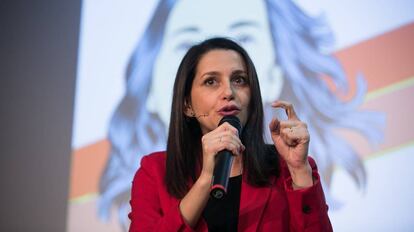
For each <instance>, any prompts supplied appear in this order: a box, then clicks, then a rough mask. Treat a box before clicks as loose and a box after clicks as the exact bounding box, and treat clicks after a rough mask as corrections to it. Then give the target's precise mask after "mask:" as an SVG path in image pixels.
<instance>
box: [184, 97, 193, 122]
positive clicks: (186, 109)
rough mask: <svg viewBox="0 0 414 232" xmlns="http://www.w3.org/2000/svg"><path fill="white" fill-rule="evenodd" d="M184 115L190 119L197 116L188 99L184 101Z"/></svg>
mask: <svg viewBox="0 0 414 232" xmlns="http://www.w3.org/2000/svg"><path fill="white" fill-rule="evenodd" d="M184 114H185V115H186V116H187V117H190V118H191V117H194V116H195V114H194V111H193V108H192V107H191V103H189V102H188V100H187V99H186V100H184Z"/></svg>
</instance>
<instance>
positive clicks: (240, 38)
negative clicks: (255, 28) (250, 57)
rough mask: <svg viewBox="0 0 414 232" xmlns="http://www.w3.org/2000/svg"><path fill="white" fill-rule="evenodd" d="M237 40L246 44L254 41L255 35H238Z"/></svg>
mask: <svg viewBox="0 0 414 232" xmlns="http://www.w3.org/2000/svg"><path fill="white" fill-rule="evenodd" d="M237 40H238V41H239V42H240V43H241V44H244V45H246V44H248V43H252V42H254V38H253V36H251V35H247V34H245V35H240V36H238V37H237Z"/></svg>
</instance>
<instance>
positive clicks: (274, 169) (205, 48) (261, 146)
mask: <svg viewBox="0 0 414 232" xmlns="http://www.w3.org/2000/svg"><path fill="white" fill-rule="evenodd" d="M217 49H219V50H232V51H235V52H237V53H238V54H239V55H240V56H241V57H242V59H243V61H244V64H245V66H246V69H247V74H248V78H249V80H248V82H249V86H250V90H251V91H250V92H251V97H250V104H249V116H248V119H247V122H246V125H245V126H244V128H243V132H242V134H241V136H240V137H241V141H242V143H243V144H244V145H245V146H246V150H245V152H244V154H243V169H244V170H245V173H247V181H248V183H250V184H252V185H255V186H266V185H268V184H270V183H269V177H270V175H272V174H274V175H278V173H279V169H278V156H277V155H276V154H277V153H276V149H274V146H273V145H272V146H269V145H266V144H265V142H264V139H263V136H264V134H263V126H264V124H263V105H262V98H261V93H260V87H259V81H258V78H257V74H256V69H255V67H254V65H253V62H252V61H251V59H250V57H249V55H248V54H247V52H246V51H245V50H244V49H243V48H242V47H241V46H239V45H238V44H237V43H235V42H233V41H232V40H229V39H226V38H212V39H208V40H205V41H203V42H201V43H200V44H197V45H195V46H193V47H191V48H190V49H189V50H188V52H187V53H186V54H185V56H184V58H183V59H182V61H181V63H180V66H179V68H178V71H177V75H176V78H175V83H174V90H173V100H172V107H171V109H172V110H171V117H170V127H169V132H168V140H167V161H166V162H167V163H166V167H167V168H166V176H165V181H166V185H167V190H168V192H169V193H170V194H171V195H173V196H175V197H176V198H179V199H180V198H182V197H184V195H185V194H186V193H187V191H188V184H189V183H190V182H191V181H195V180H196V178H197V171H198V170H199V169H200V168H201V162H202V159H201V155H202V154H201V137H202V133H201V129H200V125H199V123H198V121H197V120H196V119H195V118H189V117H187V116H186V115H185V114H184V110H185V104H184V102H185V101H186V100H189V98H190V92H191V86H192V83H193V80H194V77H195V73H196V68H197V65H198V62H199V61H200V59H201V58H202V57H203V55H205V54H206V53H207V52H209V51H211V50H217Z"/></svg>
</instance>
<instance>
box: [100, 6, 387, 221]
mask: <svg viewBox="0 0 414 232" xmlns="http://www.w3.org/2000/svg"><path fill="white" fill-rule="evenodd" d="M191 4H193V5H191ZM203 4H207V5H210V8H207V7H208V6H205V5H203ZM194 5H196V6H194ZM217 5H220V7H219V9H217V7H216V6H217ZM235 6H237V8H235ZM180 9H183V10H180ZM206 9H209V10H206ZM242 9H248V10H246V11H244V10H242ZM218 10H220V12H218ZM178 11H181V13H180V12H178ZM211 12H214V16H215V17H201V15H202V14H203V13H207V14H211ZM190 13H191V14H193V15H196V16H198V17H190V16H189V14H190ZM210 16H211V15H210ZM229 16H234V17H238V18H239V19H241V20H239V21H237V22H231V23H229V25H238V26H239V27H234V26H233V27H232V26H230V27H229V29H228V30H223V31H219V30H218V31H216V29H220V28H221V26H223V25H225V22H226V20H227V19H228V18H229ZM245 16H249V18H248V19H249V21H247V22H253V23H250V24H248V23H246V20H245V19H246V17H245ZM251 16H255V17H256V18H255V17H251ZM177 17H178V18H177ZM189 18H191V20H188V19H189ZM203 18H204V19H205V18H207V19H208V20H204V21H202V20H201V21H200V22H202V23H204V22H205V21H213V20H215V19H217V20H218V21H219V23H215V24H213V26H212V25H207V26H204V24H197V25H196V27H195V28H197V29H198V31H201V32H206V33H207V34H206V35H205V36H209V35H222V36H224V35H225V36H231V37H232V38H234V39H235V40H237V41H239V42H240V43H241V44H242V45H243V47H245V48H246V50H248V51H249V54H250V55H251V56H252V58H253V59H254V60H255V61H256V64H257V66H256V68H257V72H258V74H259V78H262V79H261V80H260V83H261V84H262V86H261V87H263V88H261V90H262V94H263V96H262V97H263V104H264V111H265V121H266V122H270V119H271V118H272V117H274V116H276V115H277V113H276V112H275V111H274V110H272V108H271V107H270V105H271V103H272V102H273V101H274V100H276V99H278V98H283V99H289V101H290V102H292V103H293V104H294V105H295V109H296V112H297V115H298V116H299V117H300V118H301V120H302V121H304V122H308V123H309V122H312V123H311V124H309V125H308V130H309V131H310V133H311V134H312V143H311V144H310V147H309V150H310V153H311V154H313V155H314V158H315V160H316V161H317V162H318V165H319V171H320V173H321V177H322V184H324V183H325V187H326V188H325V190H326V191H327V192H326V197H327V200H328V202H330V206H331V207H333V206H335V204H333V203H332V202H333V201H332V199H331V198H330V194H329V186H330V184H331V177H332V173H333V170H334V169H335V168H336V167H339V168H342V169H344V170H345V171H346V172H347V173H348V174H349V175H350V176H351V177H352V178H353V179H354V180H355V183H356V184H357V186H359V187H361V188H363V187H364V186H365V182H366V174H365V169H364V166H363V163H362V162H361V160H360V158H359V157H358V155H357V154H356V152H355V150H354V149H353V148H352V146H350V145H349V144H348V142H347V141H346V140H345V139H344V138H343V137H342V136H340V135H338V134H336V133H335V132H336V131H335V130H336V129H338V128H339V129H341V128H346V129H350V130H354V131H355V132H356V133H361V134H362V135H363V136H364V137H365V138H367V139H369V140H370V142H372V143H373V144H375V143H378V142H379V141H380V140H381V136H382V133H381V131H380V130H381V127H382V125H384V120H383V117H382V115H381V114H378V113H376V112H368V111H361V110H359V109H358V108H359V106H360V104H361V102H362V101H363V98H364V95H365V91H366V88H365V83H364V80H363V78H358V79H357V80H358V82H357V92H356V95H355V96H354V98H353V99H352V100H351V101H346V102H345V101H342V100H340V99H339V98H338V97H337V95H336V94H335V93H334V92H332V91H331V90H330V89H329V88H328V84H327V82H326V81H325V79H324V78H322V77H326V78H327V79H329V81H331V82H332V83H335V84H336V86H337V87H338V89H343V90H346V88H347V81H346V77H345V73H344V71H343V70H342V68H341V66H340V64H339V63H338V62H337V61H336V60H335V58H334V57H333V56H331V55H327V54H326V51H327V49H328V48H329V45H331V44H332V41H333V40H332V34H331V33H330V30H329V27H328V26H327V24H326V22H325V21H324V20H323V19H322V18H314V17H309V16H308V15H306V14H305V13H304V12H303V11H302V10H301V9H300V8H298V7H297V6H296V5H295V4H294V3H293V2H292V1H289V0H277V1H276V0H265V1H236V0H234V1H230V0H229V1H218V0H215V1H212V0H211V1H193V0H190V1H189V0H180V1H174V0H161V1H159V4H158V6H157V7H156V9H155V11H154V14H153V17H152V19H151V20H150V23H149V24H148V27H147V29H146V30H145V32H144V34H143V36H142V37H141V40H140V42H139V43H138V44H137V47H136V49H135V51H134V52H133V55H132V57H131V60H130V63H129V66H128V71H127V75H126V85H125V86H126V91H125V95H124V97H123V98H122V100H121V101H120V103H119V105H118V107H117V108H116V109H115V111H114V115H113V117H112V119H111V123H110V126H109V141H110V143H111V151H110V158H109V160H108V162H107V166H106V168H105V170H104V172H103V174H102V177H101V183H100V202H99V214H100V216H101V218H104V219H107V218H109V213H110V209H111V207H112V206H113V205H115V207H117V208H118V210H119V211H118V212H119V215H118V216H119V219H120V221H121V224H123V225H124V226H125V225H127V218H126V214H127V212H128V211H129V206H128V199H129V192H130V184H131V183H130V182H131V179H132V178H133V175H134V173H135V171H136V169H137V168H138V167H137V166H138V164H139V160H140V159H141V157H142V155H143V154H148V153H150V152H151V151H153V150H155V149H159V150H161V149H162V150H164V149H165V145H166V137H167V136H166V134H167V128H168V122H169V112H170V109H169V107H170V105H171V104H170V102H171V100H169V99H170V98H171V97H170V96H172V94H169V93H170V91H171V90H172V85H173V84H172V83H171V85H169V83H170V81H171V82H172V80H173V78H171V75H170V74H171V73H173V72H175V70H176V68H177V67H178V62H179V60H180V59H181V57H182V55H181V54H184V53H185V52H186V51H187V50H186V49H188V47H189V46H191V45H192V42H193V40H188V39H189V38H192V37H191V36H190V37H185V38H184V40H183V42H182V43H180V44H179V46H178V48H177V51H178V53H177V54H176V53H173V54H172V55H170V56H167V58H166V59H163V58H162V57H163V54H166V53H168V51H169V50H168V46H171V45H172V44H174V41H176V38H174V37H173V36H174V35H176V33H175V31H174V30H171V31H172V32H171V33H169V31H170V29H171V28H172V26H171V25H173V24H175V25H177V23H174V22H173V21H174V19H177V20H175V22H178V23H180V22H194V21H196V19H203ZM186 19H187V20H186ZM225 19H226V20H225ZM227 21H228V20H227ZM197 22H198V21H197ZM213 23H214V22H213ZM240 25H245V26H246V25H247V26H249V25H262V26H261V27H260V29H261V31H260V32H257V31H252V29H251V28H250V27H249V28H247V29H246V30H245V31H240V30H239V31H235V30H234V29H235V28H237V29H241V27H240ZM195 28H194V27H190V29H195ZM181 31H185V32H189V31H192V30H181ZM193 31H195V30H193ZM256 35H266V36H262V37H261V39H265V41H264V40H260V43H257V44H260V45H264V44H266V46H263V47H257V46H251V41H257V40H258V38H257V37H255V36H256ZM200 37H203V36H200ZM197 39H198V37H197ZM186 41H187V42H186ZM188 41H190V42H188ZM259 50H265V52H266V55H262V54H256V52H257V51H259ZM324 51H325V52H324ZM272 54H274V55H272ZM261 59H266V60H261ZM175 62H177V66H174V65H171V63H173V64H175ZM163 64H164V66H162V65H163ZM166 65H170V66H169V67H170V68H171V67H172V68H174V71H170V70H169V69H168V67H165V66H166ZM161 72H164V73H161ZM157 76H160V77H161V78H156V77H157ZM162 77H163V78H164V79H162ZM157 80H160V82H161V84H159V82H157ZM160 86H166V87H165V90H164V89H161V90H159V91H158V90H154V88H157V87H160ZM160 91H164V92H160ZM165 92H167V94H166V95H163V94H165ZM157 96H161V98H160V99H159V101H152V100H153V99H154V97H157ZM149 102H155V104H152V105H155V106H156V107H149V105H151V104H149ZM163 103H164V104H166V105H168V107H162V105H161V104H163ZM278 116H280V115H278ZM266 133H267V131H266ZM268 137H270V136H267V139H268V141H269V142H270V138H268Z"/></svg>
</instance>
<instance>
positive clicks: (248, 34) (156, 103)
mask: <svg viewBox="0 0 414 232" xmlns="http://www.w3.org/2000/svg"><path fill="white" fill-rule="evenodd" d="M265 7H266V5H265V4H264V2H263V1H253V0H252V1H248V0H246V1H238V0H226V1H219V0H198V1H197V0H180V1H178V2H177V3H176V5H175V6H174V8H173V9H172V11H171V12H170V16H169V18H168V20H167V24H166V30H165V34H164V40H163V44H162V45H161V48H160V52H159V54H158V57H157V60H156V61H155V63H154V70H153V79H152V85H151V87H150V93H149V96H148V99H147V104H146V107H147V110H148V111H149V112H151V113H155V114H157V115H158V116H159V117H160V119H161V120H162V122H163V123H164V125H168V124H169V120H170V112H171V102H172V92H173V85H174V78H175V74H176V72H177V68H178V66H179V63H180V61H181V59H182V58H183V56H184V54H185V53H186V52H187V50H188V49H189V48H190V47H191V46H192V45H194V44H196V43H199V42H201V41H203V40H204V39H207V38H210V37H215V36H221V37H228V38H231V39H233V40H235V41H237V42H239V43H240V45H242V46H243V47H244V48H245V49H246V50H247V52H248V53H249V56H250V57H251V59H252V60H253V62H254V63H255V67H256V71H257V74H258V78H259V83H260V89H261V93H262V99H263V103H268V102H272V101H274V100H276V99H277V98H278V97H279V94H280V92H281V88H282V85H283V83H282V82H283V79H282V75H281V72H280V69H279V68H278V67H277V66H276V65H275V64H276V56H275V51H274V47H273V43H272V40H271V38H272V35H271V33H270V28H269V23H268V19H267V11H266V8H265Z"/></svg>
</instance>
